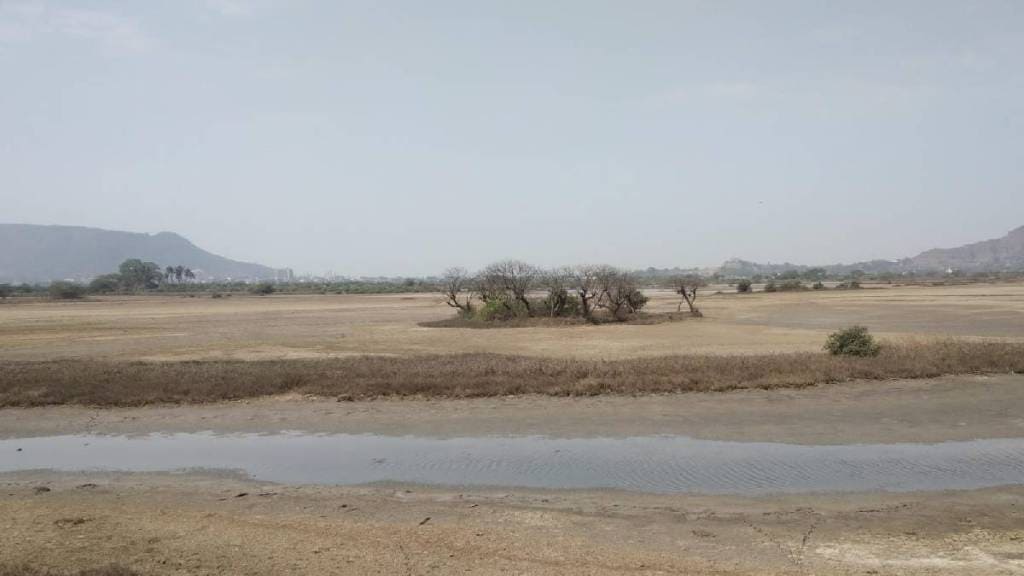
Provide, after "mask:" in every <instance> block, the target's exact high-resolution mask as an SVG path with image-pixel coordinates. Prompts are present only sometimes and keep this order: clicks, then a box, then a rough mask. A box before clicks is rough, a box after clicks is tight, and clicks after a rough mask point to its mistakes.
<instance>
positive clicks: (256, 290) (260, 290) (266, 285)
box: [250, 282, 277, 296]
mask: <svg viewBox="0 0 1024 576" xmlns="http://www.w3.org/2000/svg"><path fill="white" fill-rule="evenodd" d="M250 291H251V292H252V293H253V294H256V295H258V296H268V295H270V294H273V293H274V292H277V289H276V288H274V285H273V284H271V283H270V282H260V283H259V284H257V285H255V286H253V287H252V289H251V290H250Z"/></svg>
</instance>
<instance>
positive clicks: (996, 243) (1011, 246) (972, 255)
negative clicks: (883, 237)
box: [906, 226, 1024, 270]
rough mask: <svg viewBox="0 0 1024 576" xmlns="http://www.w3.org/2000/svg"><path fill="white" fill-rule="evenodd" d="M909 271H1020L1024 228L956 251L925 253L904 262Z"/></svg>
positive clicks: (1023, 262)
mask: <svg viewBox="0 0 1024 576" xmlns="http://www.w3.org/2000/svg"><path fill="white" fill-rule="evenodd" d="M906 265H908V266H910V267H911V268H912V269H919V270H923V269H943V268H954V269H960V270H1007V269H1010V270H1019V269H1024V226H1021V227H1020V228H1017V229H1015V230H1011V231H1010V232H1009V233H1008V234H1007V235H1006V236H1003V237H1002V238H996V239H994V240H983V241H981V242H974V243H972V244H966V245H964V246H960V247H958V248H936V249H933V250H927V251H925V252H922V253H920V254H918V255H917V256H914V257H913V258H911V259H910V260H909V261H907V264H906Z"/></svg>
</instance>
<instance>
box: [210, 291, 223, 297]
mask: <svg viewBox="0 0 1024 576" xmlns="http://www.w3.org/2000/svg"><path fill="white" fill-rule="evenodd" d="M223 297H224V295H223V294H221V293H220V292H214V293H213V294H210V298H223Z"/></svg>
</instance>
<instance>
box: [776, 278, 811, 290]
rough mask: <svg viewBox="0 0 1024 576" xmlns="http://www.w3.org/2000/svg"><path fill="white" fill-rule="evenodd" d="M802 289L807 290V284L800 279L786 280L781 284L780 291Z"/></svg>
mask: <svg viewBox="0 0 1024 576" xmlns="http://www.w3.org/2000/svg"><path fill="white" fill-rule="evenodd" d="M801 290H807V286H804V283H803V282H801V281H799V280H786V281H785V282H783V283H782V284H779V292H800V291H801Z"/></svg>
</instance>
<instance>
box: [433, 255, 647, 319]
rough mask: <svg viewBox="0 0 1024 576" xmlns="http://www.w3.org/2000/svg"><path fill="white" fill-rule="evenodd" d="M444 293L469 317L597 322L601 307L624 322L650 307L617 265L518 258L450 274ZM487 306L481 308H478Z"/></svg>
mask: <svg viewBox="0 0 1024 576" xmlns="http://www.w3.org/2000/svg"><path fill="white" fill-rule="evenodd" d="M441 286H442V288H441V292H442V295H443V296H444V301H445V303H446V304H447V305H448V306H451V307H452V308H455V309H457V310H459V312H460V313H461V314H463V315H466V316H473V315H474V314H475V313H478V312H481V311H485V312H486V313H487V314H488V317H491V316H494V315H496V316H499V317H503V318H511V317H517V316H550V317H566V316H581V317H583V318H586V319H588V320H592V319H594V314H595V312H596V310H597V309H603V310H605V311H607V313H608V316H610V317H611V318H613V319H615V320H618V321H623V320H626V319H628V318H629V317H630V316H631V315H634V314H636V313H637V312H639V311H640V310H641V309H642V308H643V307H644V305H645V304H646V303H647V297H646V296H644V294H643V293H642V292H641V290H640V284H639V281H638V280H637V278H636V277H635V276H634V275H633V274H632V273H630V272H627V271H624V270H619V269H617V268H614V267H612V266H603V265H587V266H570V267H563V268H555V269H550V270H545V269H542V268H539V267H536V266H533V265H530V264H527V263H526V262H522V261H519V260H505V261H502V262H496V263H494V264H491V265H489V266H487V267H485V268H484V269H483V270H481V271H480V272H479V273H477V274H472V275H471V274H469V273H468V272H467V271H466V270H465V269H464V268H450V269H448V270H447V271H445V274H444V276H443V278H442V282H441ZM474 300H479V301H480V302H481V303H482V308H481V310H477V309H476V308H474V306H473V302H474Z"/></svg>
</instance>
